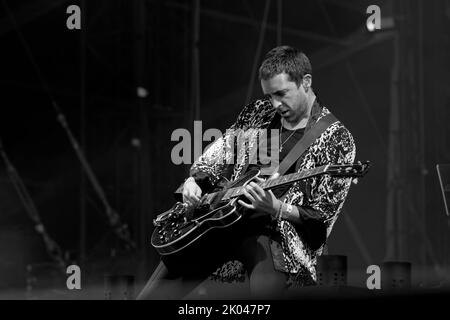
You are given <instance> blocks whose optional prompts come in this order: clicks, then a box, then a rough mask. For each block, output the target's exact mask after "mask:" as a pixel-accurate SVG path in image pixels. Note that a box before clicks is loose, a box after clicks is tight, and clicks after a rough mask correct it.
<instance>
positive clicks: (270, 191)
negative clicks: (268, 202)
mask: <svg viewBox="0 0 450 320" xmlns="http://www.w3.org/2000/svg"><path fill="white" fill-rule="evenodd" d="M269 194H270V195H271V196H272V197H273V198H276V197H275V195H274V194H273V192H272V190H269Z"/></svg>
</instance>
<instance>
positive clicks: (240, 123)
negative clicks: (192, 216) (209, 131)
mask: <svg viewBox="0 0 450 320" xmlns="http://www.w3.org/2000/svg"><path fill="white" fill-rule="evenodd" d="M253 104H254V103H252V104H249V105H247V106H245V107H244V108H243V109H242V111H241V112H240V114H239V115H238V117H237V118H236V121H235V122H234V123H233V124H232V125H231V126H230V127H229V128H228V129H227V130H226V132H225V133H224V134H223V135H222V136H221V137H220V138H219V139H217V140H215V141H214V142H213V143H211V144H210V145H209V146H208V147H207V149H206V150H205V151H204V152H203V154H202V155H201V156H200V157H199V158H198V159H197V160H195V162H194V164H193V165H192V166H191V169H190V175H191V176H192V177H194V179H195V181H196V182H197V184H198V185H199V186H200V188H202V189H204V188H209V187H211V186H213V185H214V184H216V183H217V181H219V180H220V179H221V177H222V176H224V174H225V172H227V170H228V169H229V168H230V166H232V165H233V164H234V163H235V161H236V159H235V155H236V152H235V148H236V137H237V136H238V132H237V131H238V130H241V129H244V130H245V129H246V125H247V124H248V123H247V122H248V119H247V118H248V116H249V113H250V109H251V108H252V107H253Z"/></svg>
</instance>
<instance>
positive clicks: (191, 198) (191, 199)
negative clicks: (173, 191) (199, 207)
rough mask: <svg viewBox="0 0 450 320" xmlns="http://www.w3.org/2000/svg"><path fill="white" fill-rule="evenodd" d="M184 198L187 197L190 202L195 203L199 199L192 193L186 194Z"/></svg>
mask: <svg viewBox="0 0 450 320" xmlns="http://www.w3.org/2000/svg"><path fill="white" fill-rule="evenodd" d="M186 199H187V200H188V201H189V202H190V203H191V204H194V203H197V202H198V201H199V199H198V198H196V197H195V196H193V195H192V194H189V195H187V196H186Z"/></svg>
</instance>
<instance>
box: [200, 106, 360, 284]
mask: <svg viewBox="0 0 450 320" xmlns="http://www.w3.org/2000/svg"><path fill="white" fill-rule="evenodd" d="M328 113H330V111H329V110H328V109H327V108H325V107H323V106H321V105H320V103H319V102H318V100H317V99H316V101H315V102H314V104H313V107H312V110H311V117H310V119H309V121H308V124H307V126H306V129H305V130H306V131H308V130H309V129H310V128H311V127H312V125H313V124H314V123H316V122H317V121H318V120H319V119H321V118H322V117H323V116H325V115H327V114H328ZM275 114H276V112H275V109H274V108H273V106H272V104H271V102H270V100H268V99H267V98H263V99H259V100H256V101H254V102H252V103H250V104H248V105H247V106H245V107H244V108H243V110H242V111H241V113H240V114H239V116H238V117H237V119H236V121H235V123H234V124H233V125H232V126H231V127H230V128H229V130H227V131H226V133H225V134H224V135H223V136H222V137H221V138H219V139H217V140H216V141H214V143H212V144H211V145H210V146H209V148H208V149H207V150H206V151H205V152H204V153H203V154H202V155H201V156H200V158H199V159H198V160H196V161H195V162H194V164H193V165H192V167H191V176H193V177H194V178H195V179H196V181H198V182H199V184H201V185H205V184H209V185H214V184H215V183H217V182H218V181H219V180H220V179H221V177H224V176H225V177H227V178H229V180H231V181H235V180H236V179H238V178H239V177H241V176H242V175H243V174H244V172H245V170H246V168H247V166H248V163H249V159H250V156H249V150H251V149H252V148H254V147H256V145H257V141H258V135H259V134H260V132H261V130H259V131H258V130H251V129H265V128H268V126H269V125H270V123H271V121H272V120H273V118H274V116H275ZM236 130H240V131H241V132H244V133H245V135H246V138H247V139H248V146H249V147H247V148H237V149H236V147H235V144H236V139H234V137H233V134H234V132H236ZM306 131H305V132H306ZM233 144H234V145H233ZM229 150H236V152H235V154H233V153H232V152H227V151H229ZM355 154H356V147H355V143H354V140H353V137H352V135H351V133H350V132H349V131H348V130H347V128H345V126H344V125H343V124H342V123H341V122H339V121H338V122H335V123H333V124H332V125H330V126H329V127H328V128H327V129H326V130H325V131H324V132H323V133H322V134H321V135H320V137H319V138H318V139H317V140H316V141H315V142H313V144H312V145H310V146H309V147H308V148H307V150H306V151H305V152H304V153H303V155H302V156H301V157H300V159H299V160H298V162H297V167H296V168H298V170H299V171H301V170H305V169H311V168H314V167H319V166H322V165H326V164H349V163H353V162H354V160H355ZM231 157H233V159H232V158H231ZM350 185H351V178H336V177H331V176H330V175H327V174H325V175H321V176H317V177H314V178H309V179H307V180H304V181H302V182H297V183H294V184H292V185H291V186H290V188H289V189H288V191H287V192H286V193H285V194H284V196H283V198H282V199H283V201H284V202H286V203H290V204H292V205H296V206H298V207H299V208H302V207H303V208H309V209H313V210H300V220H301V221H299V225H297V224H295V225H294V224H292V223H291V222H288V221H286V220H281V221H279V222H278V226H277V228H276V230H277V231H278V232H279V233H280V235H281V237H280V239H281V246H278V248H279V249H280V250H279V251H280V252H279V253H280V254H279V256H281V257H282V260H284V261H283V262H284V263H280V261H279V259H278V261H276V260H277V259H276V258H275V257H274V262H275V267H276V268H277V269H279V270H281V271H285V272H289V273H291V274H292V275H299V276H300V274H301V275H303V276H304V275H305V274H306V275H307V276H309V278H312V279H313V280H316V271H315V265H316V259H317V257H318V256H319V255H320V254H322V252H323V249H324V246H325V244H326V240H327V238H328V236H329V234H330V232H331V229H332V227H333V224H334V223H335V221H336V219H337V218H338V216H339V213H340V211H341V209H342V206H343V204H344V201H345V198H346V196H347V193H348V191H349V188H350ZM311 212H313V214H311ZM311 222H314V224H316V225H317V224H319V225H321V226H322V228H321V230H322V232H323V236H322V237H320V238H319V239H320V240H319V243H314V244H311V243H310V242H309V241H307V234H306V233H305V232H304V230H306V229H305V228H302V227H301V225H302V224H303V225H306V226H308V225H313V224H311ZM299 226H300V227H299ZM272 253H273V255H274V256H276V255H277V254H276V250H274V249H272Z"/></svg>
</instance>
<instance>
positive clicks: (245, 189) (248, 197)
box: [244, 188, 256, 203]
mask: <svg viewBox="0 0 450 320" xmlns="http://www.w3.org/2000/svg"><path fill="white" fill-rule="evenodd" d="M244 196H246V197H247V199H248V200H250V201H251V202H252V203H254V202H256V200H255V198H254V197H253V196H252V195H251V194H250V193H249V192H248V190H247V188H244Z"/></svg>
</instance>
